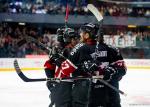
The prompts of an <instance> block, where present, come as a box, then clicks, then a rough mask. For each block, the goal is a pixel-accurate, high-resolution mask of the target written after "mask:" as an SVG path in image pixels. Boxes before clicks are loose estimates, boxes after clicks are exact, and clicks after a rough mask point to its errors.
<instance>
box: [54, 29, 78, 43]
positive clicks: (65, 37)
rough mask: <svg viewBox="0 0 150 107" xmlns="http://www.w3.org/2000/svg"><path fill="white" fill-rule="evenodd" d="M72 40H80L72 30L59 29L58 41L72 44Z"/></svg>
mask: <svg viewBox="0 0 150 107" xmlns="http://www.w3.org/2000/svg"><path fill="white" fill-rule="evenodd" d="M72 38H78V35H77V33H76V32H75V30H74V29H72V28H59V29H58V30H57V41H58V42H61V43H62V42H63V43H70V42H71V39H72Z"/></svg>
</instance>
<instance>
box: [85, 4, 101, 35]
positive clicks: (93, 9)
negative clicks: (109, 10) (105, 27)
mask: <svg viewBox="0 0 150 107" xmlns="http://www.w3.org/2000/svg"><path fill="white" fill-rule="evenodd" d="M87 8H88V10H90V12H92V13H93V15H94V16H95V17H96V19H97V21H98V25H99V29H98V31H97V36H101V27H102V23H103V16H102V15H101V13H100V12H99V11H98V9H97V8H96V7H95V6H94V5H93V4H88V5H87Z"/></svg>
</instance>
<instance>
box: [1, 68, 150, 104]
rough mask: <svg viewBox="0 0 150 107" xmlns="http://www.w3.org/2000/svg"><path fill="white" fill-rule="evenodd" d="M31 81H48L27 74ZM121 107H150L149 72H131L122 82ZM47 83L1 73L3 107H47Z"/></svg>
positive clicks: (142, 70)
mask: <svg viewBox="0 0 150 107" xmlns="http://www.w3.org/2000/svg"><path fill="white" fill-rule="evenodd" d="M25 75H27V76H28V77H30V78H38V77H45V74H44V71H31V72H25ZM120 90H122V91H124V92H125V93H127V94H128V96H127V97H124V96H122V95H121V99H122V107H150V70H144V69H134V70H128V72H127V74H126V75H125V76H124V78H123V79H122V80H121V81H120ZM49 103H50V100H49V91H48V89H47V88H46V85H45V82H34V83H26V82H23V81H22V80H21V79H20V78H19V77H18V75H17V74H16V72H0V107H48V105H49Z"/></svg>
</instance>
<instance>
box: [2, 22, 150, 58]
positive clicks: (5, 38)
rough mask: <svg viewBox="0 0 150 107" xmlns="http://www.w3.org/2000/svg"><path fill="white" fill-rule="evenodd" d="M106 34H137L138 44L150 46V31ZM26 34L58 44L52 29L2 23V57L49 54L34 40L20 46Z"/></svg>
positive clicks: (43, 41)
mask: <svg viewBox="0 0 150 107" xmlns="http://www.w3.org/2000/svg"><path fill="white" fill-rule="evenodd" d="M104 34H105V35H110V36H111V37H113V36H114V35H120V37H123V36H126V35H128V36H136V38H137V42H138V44H139V43H148V44H149V45H148V46H149V48H150V31H144V32H140V31H137V32H136V31H134V32H133V31H119V30H118V31H116V34H115V33H114V34H112V33H110V34H109V33H107V32H104ZM26 35H30V36H33V37H34V38H36V39H37V40H38V41H40V42H42V43H43V44H45V45H46V46H49V47H50V46H55V45H56V44H57V42H56V41H55V37H56V35H55V36H54V34H51V31H50V30H43V32H42V33H41V32H39V30H38V29H36V28H32V27H25V26H19V25H18V26H16V27H11V26H9V25H7V24H1V25H0V57H25V55H27V54H34V55H37V54H38V55H39V54H42V55H43V54H47V53H46V51H44V50H42V49H41V48H39V47H38V46H37V45H36V44H35V43H33V42H27V43H25V45H21V46H20V45H19V44H18V42H19V41H21V40H23V38H24V37H25V36H26ZM144 47H145V45H144ZM132 48H133V47H132ZM142 48H143V47H142ZM142 50H143V49H142ZM123 51H124V50H123ZM131 51H132V50H131ZM127 52H128V51H127V50H125V51H124V54H123V55H126V53H127ZM146 54H147V53H146ZM127 55H129V54H127ZM130 55H131V54H130ZM134 55H135V54H134ZM127 57H129V56H127ZM143 58H144V56H143Z"/></svg>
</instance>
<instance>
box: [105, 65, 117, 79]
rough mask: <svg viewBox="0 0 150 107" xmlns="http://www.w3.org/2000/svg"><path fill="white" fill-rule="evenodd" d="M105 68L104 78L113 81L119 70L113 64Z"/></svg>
mask: <svg viewBox="0 0 150 107" xmlns="http://www.w3.org/2000/svg"><path fill="white" fill-rule="evenodd" d="M103 70H104V78H103V79H104V80H106V81H111V80H112V79H113V76H114V75H115V74H116V73H117V70H116V69H115V68H114V67H112V66H109V67H106V68H104V69H103Z"/></svg>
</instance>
